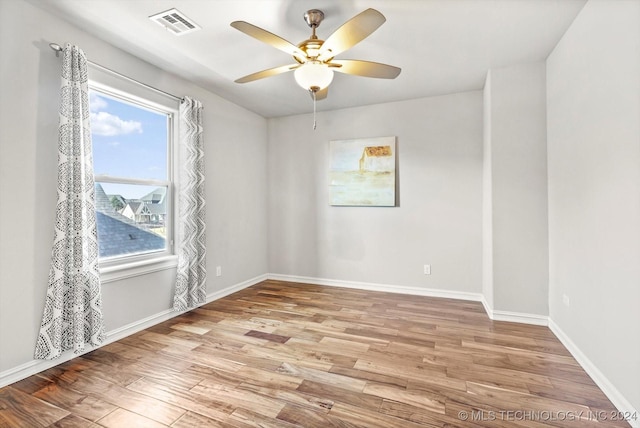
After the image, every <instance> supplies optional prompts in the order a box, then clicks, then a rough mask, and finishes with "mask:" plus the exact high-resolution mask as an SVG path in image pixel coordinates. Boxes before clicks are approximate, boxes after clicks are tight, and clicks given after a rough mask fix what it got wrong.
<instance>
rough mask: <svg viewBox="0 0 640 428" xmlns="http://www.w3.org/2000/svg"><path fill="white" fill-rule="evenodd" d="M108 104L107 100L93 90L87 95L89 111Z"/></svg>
mask: <svg viewBox="0 0 640 428" xmlns="http://www.w3.org/2000/svg"><path fill="white" fill-rule="evenodd" d="M107 106H108V104H107V101H106V100H105V99H104V98H102V97H101V96H99V95H97V94H96V93H95V92H91V93H90V95H89V109H90V110H91V112H97V111H99V110H102V109H104V108H106V107H107Z"/></svg>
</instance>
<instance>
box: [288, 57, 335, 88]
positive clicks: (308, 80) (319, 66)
mask: <svg viewBox="0 0 640 428" xmlns="http://www.w3.org/2000/svg"><path fill="white" fill-rule="evenodd" d="M293 76H294V77H295V79H296V82H297V83H298V85H300V86H301V87H302V88H303V89H305V90H307V91H319V90H322V89H324V88H326V87H327V86H329V85H330V84H331V81H332V80H333V70H331V69H330V68H329V67H328V66H327V65H326V64H323V63H321V62H307V63H306V64H303V65H301V66H300V67H298V68H296V71H294V73H293Z"/></svg>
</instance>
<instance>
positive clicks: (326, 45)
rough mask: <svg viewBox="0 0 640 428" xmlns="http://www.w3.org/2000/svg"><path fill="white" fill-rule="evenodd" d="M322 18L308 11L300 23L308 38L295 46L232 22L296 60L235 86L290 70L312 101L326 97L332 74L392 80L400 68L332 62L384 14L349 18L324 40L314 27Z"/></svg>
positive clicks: (371, 12)
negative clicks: (303, 25) (302, 23)
mask: <svg viewBox="0 0 640 428" xmlns="http://www.w3.org/2000/svg"><path fill="white" fill-rule="evenodd" d="M323 19H324V13H323V12H322V11H321V10H318V9H311V10H309V11H307V12H306V13H305V14H304V20H305V21H306V23H307V25H308V26H309V27H311V31H312V33H311V37H310V38H309V39H307V40H304V41H303V42H300V43H299V44H298V45H297V46H296V45H294V44H292V43H290V42H288V41H287V40H285V39H283V38H282V37H280V36H277V35H275V34H273V33H270V32H269V31H266V30H263V29H262V28H260V27H256V26H255V25H253V24H249V23H248V22H245V21H234V22H232V23H231V26H232V27H233V28H235V29H237V30H239V31H242V32H243V33H245V34H247V35H249V36H251V37H254V38H256V39H258V40H260V41H262V42H264V43H267V44H269V45H271V46H273V47H275V48H276V49H280V50H281V51H284V52H286V53H288V54H290V55H291V56H293V59H294V60H295V61H296V62H295V63H294V64H289V65H283V66H280V67H275V68H270V69H267V70H262V71H259V72H257V73H252V74H249V75H247V76H244V77H241V78H239V79H237V80H236V83H246V82H252V81H254V80H259V79H263V78H265V77H271V76H275V75H277V74H281V73H286V72H288V71H294V70H295V71H294V77H295V79H296V82H297V83H298V85H300V86H301V87H302V88H304V89H306V90H307V91H309V92H310V93H311V96H312V97H313V99H314V101H315V100H316V99H318V100H320V99H323V98H326V96H327V92H328V87H329V84H331V81H332V80H333V72H334V71H337V72H340V73H346V74H352V75H356V76H363V77H377V78H382V79H394V78H396V77H397V76H398V75H399V74H400V71H401V69H400V68H398V67H394V66H392V65H387V64H380V63H377V62H371V61H361V60H353V59H335V56H336V55H338V54H340V53H342V52H344V51H346V50H347V49H350V48H351V47H353V46H354V45H356V44H357V43H359V42H360V41H362V40H364V39H365V38H366V37H368V36H369V35H370V34H371V33H373V32H374V31H375V30H377V29H378V27H380V26H381V25H382V24H383V23H384V22H385V21H386V19H385V17H384V15H382V14H381V13H380V12H378V11H377V10H375V9H367V10H365V11H364V12H361V13H359V14H358V15H356V16H354V17H353V18H351V19H350V20H349V21H347V22H345V23H344V24H343V25H342V26H341V27H340V28H338V29H337V30H336V31H335V32H334V33H333V34H331V35H330V36H329V37H328V38H327V40H321V39H319V38H318V36H316V28H318V27H319V26H320V23H321V22H322V20H323Z"/></svg>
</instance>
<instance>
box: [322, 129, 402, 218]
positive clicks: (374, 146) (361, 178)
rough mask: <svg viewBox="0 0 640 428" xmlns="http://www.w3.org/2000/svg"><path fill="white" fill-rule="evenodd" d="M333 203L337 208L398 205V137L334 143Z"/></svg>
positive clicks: (331, 156)
mask: <svg viewBox="0 0 640 428" xmlns="http://www.w3.org/2000/svg"><path fill="white" fill-rule="evenodd" d="M329 144H330V146H329V201H330V204H331V205H333V206H368V207H395V206H396V137H377V138H359V139H355V140H333V141H331V142H330V143H329Z"/></svg>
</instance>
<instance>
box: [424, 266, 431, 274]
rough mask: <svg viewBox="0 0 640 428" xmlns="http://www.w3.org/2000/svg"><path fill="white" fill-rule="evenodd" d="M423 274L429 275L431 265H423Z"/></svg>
mask: <svg viewBox="0 0 640 428" xmlns="http://www.w3.org/2000/svg"><path fill="white" fill-rule="evenodd" d="M424 274H425V275H431V265H424Z"/></svg>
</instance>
